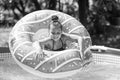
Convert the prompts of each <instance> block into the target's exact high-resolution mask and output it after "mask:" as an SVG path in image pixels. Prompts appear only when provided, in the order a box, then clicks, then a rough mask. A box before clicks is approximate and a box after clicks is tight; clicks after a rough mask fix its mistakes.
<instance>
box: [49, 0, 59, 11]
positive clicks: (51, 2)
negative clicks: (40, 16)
mask: <svg viewBox="0 0 120 80" xmlns="http://www.w3.org/2000/svg"><path fill="white" fill-rule="evenodd" d="M47 1H48V2H49V4H47V5H48V9H51V10H56V5H57V0H47Z"/></svg>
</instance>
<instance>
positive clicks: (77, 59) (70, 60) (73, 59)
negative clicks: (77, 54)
mask: <svg viewBox="0 0 120 80" xmlns="http://www.w3.org/2000/svg"><path fill="white" fill-rule="evenodd" d="M75 60H80V61H81V59H80V58H73V59H70V60H67V61H65V62H64V63H62V64H60V65H59V66H57V67H56V68H55V69H54V70H53V71H52V72H55V71H57V70H58V69H59V68H61V67H62V66H64V65H65V64H67V63H69V62H72V61H75Z"/></svg>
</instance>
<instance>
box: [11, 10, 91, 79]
mask: <svg viewBox="0 0 120 80" xmlns="http://www.w3.org/2000/svg"><path fill="white" fill-rule="evenodd" d="M52 15H57V16H58V17H59V21H60V22H61V24H62V25H63V32H64V33H67V34H73V35H76V36H78V37H81V40H82V43H81V45H80V46H79V47H80V49H76V48H74V49H73V48H70V49H67V50H63V51H47V50H44V51H43V52H44V53H45V54H46V55H44V58H38V57H34V56H35V55H36V49H35V48H34V47H33V43H34V42H35V41H38V40H44V39H45V38H47V37H48V36H49V33H48V26H49V23H50V21H51V16H52ZM89 46H91V38H90V36H89V33H88V32H87V30H86V29H85V27H84V26H83V25H82V24H81V23H80V22H79V21H77V20H76V19H75V18H73V17H71V16H69V15H67V14H65V13H62V12H58V11H53V10H41V11H35V12H32V13H30V14H28V15H26V16H25V17H23V18H22V19H21V20H19V21H18V22H17V23H16V24H15V26H14V27H13V29H12V31H11V33H10V37H9V48H10V51H11V54H12V56H13V58H14V59H15V61H16V63H17V64H18V65H19V66H20V67H22V68H23V69H25V70H26V71H28V72H30V73H33V74H35V75H37V76H40V77H45V78H63V77H68V76H72V75H73V74H76V73H77V72H80V71H81V72H82V70H83V69H84V68H85V67H87V66H89V65H90V64H92V62H93V61H92V54H91V51H89V50H88V51H85V50H86V49H87V48H88V47H89ZM68 47H69V46H68Z"/></svg>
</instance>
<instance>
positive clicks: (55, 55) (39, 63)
mask: <svg viewBox="0 0 120 80" xmlns="http://www.w3.org/2000/svg"><path fill="white" fill-rule="evenodd" d="M71 51H79V50H77V49H73V50H71ZM64 53H65V52H64ZM61 54H63V53H62V52H61V53H59V54H55V55H53V56H51V57H50V58H47V59H46V60H44V61H43V62H40V63H39V64H38V65H37V66H36V67H35V69H37V68H39V67H40V66H41V65H42V64H44V63H45V62H47V61H49V60H50V59H52V58H54V57H56V56H59V55H61Z"/></svg>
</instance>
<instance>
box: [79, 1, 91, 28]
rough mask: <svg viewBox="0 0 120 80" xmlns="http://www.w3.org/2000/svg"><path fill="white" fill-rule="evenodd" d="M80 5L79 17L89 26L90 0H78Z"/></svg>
mask: <svg viewBox="0 0 120 80" xmlns="http://www.w3.org/2000/svg"><path fill="white" fill-rule="evenodd" d="M78 5H79V19H80V22H81V23H82V24H83V25H84V26H87V11H88V9H89V6H88V5H89V3H88V0H78Z"/></svg>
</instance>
